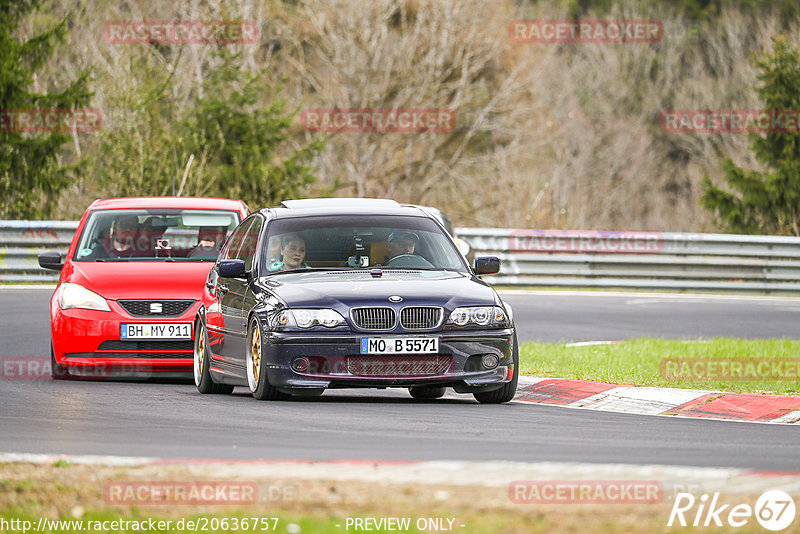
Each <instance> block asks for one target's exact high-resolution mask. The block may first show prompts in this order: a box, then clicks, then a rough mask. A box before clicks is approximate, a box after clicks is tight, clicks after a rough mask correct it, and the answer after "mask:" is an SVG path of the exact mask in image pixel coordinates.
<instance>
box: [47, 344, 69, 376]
mask: <svg viewBox="0 0 800 534" xmlns="http://www.w3.org/2000/svg"><path fill="white" fill-rule="evenodd" d="M50 377H51V378H52V379H53V380H71V379H72V376H70V374H69V368H68V367H67V366H66V365H61V364H59V363H58V362H57V361H56V352H55V350H53V343H52V342H51V343H50Z"/></svg>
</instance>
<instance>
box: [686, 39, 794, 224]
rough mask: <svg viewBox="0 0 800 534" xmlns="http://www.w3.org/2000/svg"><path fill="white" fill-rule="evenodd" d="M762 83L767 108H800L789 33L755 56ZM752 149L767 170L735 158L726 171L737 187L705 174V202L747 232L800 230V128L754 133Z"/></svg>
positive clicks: (717, 214)
mask: <svg viewBox="0 0 800 534" xmlns="http://www.w3.org/2000/svg"><path fill="white" fill-rule="evenodd" d="M755 62H756V65H757V66H758V67H759V69H760V70H761V74H759V76H758V79H759V80H760V81H761V85H760V86H759V87H758V88H757V92H758V95H759V96H760V97H761V100H762V102H763V103H764V108H765V109H766V110H773V111H780V110H794V112H795V113H796V112H797V110H800V52H799V51H798V50H797V49H796V48H792V46H791V45H790V44H789V42H788V40H787V38H786V36H785V35H784V36H780V37H777V38H775V39H773V49H772V52H764V53H762V55H761V56H759V57H756V58H755ZM751 150H752V151H753V153H754V154H755V156H756V159H757V160H758V161H759V162H760V163H761V164H763V165H764V167H765V168H766V169H767V171H766V172H759V171H755V170H749V169H742V168H740V167H738V166H736V165H735V164H734V163H733V161H731V160H730V159H725V160H723V163H722V170H723V171H724V174H725V181H726V182H727V184H728V186H729V187H730V189H731V190H732V191H731V192H729V191H726V190H723V189H721V188H719V187H717V186H715V185H714V184H713V183H712V182H711V179H710V178H709V177H708V176H706V177H704V179H703V189H704V191H703V196H702V198H701V203H702V205H703V206H704V207H705V208H706V209H708V210H710V211H711V212H712V213H714V215H715V217H716V219H717V222H718V224H719V225H720V226H722V227H723V228H725V229H726V230H728V231H731V232H735V233H744V234H754V233H761V234H779V235H795V236H798V235H800V132H798V131H794V132H770V133H767V134H765V135H753V136H752V144H751Z"/></svg>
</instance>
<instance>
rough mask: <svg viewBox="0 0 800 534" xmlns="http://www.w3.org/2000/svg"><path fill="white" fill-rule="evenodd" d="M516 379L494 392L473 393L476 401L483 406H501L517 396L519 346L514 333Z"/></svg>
mask: <svg viewBox="0 0 800 534" xmlns="http://www.w3.org/2000/svg"><path fill="white" fill-rule="evenodd" d="M512 353H513V360H514V378H512V379H511V382H508V383H507V384H504V385H503V387H501V388H498V389H493V390H492V391H483V392H480V393H473V394H472V395H473V396H474V397H475V400H477V401H478V402H480V403H481V404H500V403H503V402H508V401H510V400H511V399H513V398H514V395H516V394H517V383H518V382H519V344H518V343H517V333H516V331H515V332H514V349H513V352H512Z"/></svg>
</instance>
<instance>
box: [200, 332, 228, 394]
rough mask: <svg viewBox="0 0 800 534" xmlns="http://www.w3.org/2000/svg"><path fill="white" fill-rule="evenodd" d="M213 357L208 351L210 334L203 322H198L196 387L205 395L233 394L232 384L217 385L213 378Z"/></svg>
mask: <svg viewBox="0 0 800 534" xmlns="http://www.w3.org/2000/svg"><path fill="white" fill-rule="evenodd" d="M210 359H211V356H210V354H209V349H208V332H207V331H206V325H205V323H204V322H203V321H202V320H198V321H197V326H196V327H195V330H194V364H193V374H194V385H195V386H197V391H199V392H200V393H203V394H229V393H232V392H233V386H231V385H230V384H217V383H216V382H214V379H213V378H211V370H210V367H211V362H210V361H209V360H210Z"/></svg>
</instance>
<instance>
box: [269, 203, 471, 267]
mask: <svg viewBox="0 0 800 534" xmlns="http://www.w3.org/2000/svg"><path fill="white" fill-rule="evenodd" d="M265 243H266V247H265V248H264V250H262V254H261V258H262V260H261V261H262V270H261V272H264V273H267V274H273V273H280V272H289V271H291V272H298V271H302V270H306V269H330V270H350V269H364V268H373V267H379V268H382V269H394V268H400V269H421V270H448V271H458V272H463V273H467V272H469V270H468V268H467V265H466V263H465V260H464V258H463V257H462V256H461V254H460V253H459V251H458V249H457V248H456V247H455V245H453V243H452V242H451V241H450V239H449V238H448V237H447V235H445V233H444V231H443V230H442V229H441V228H440V227H439V226H438V225H437V224H436V223H435V222H434V221H433V220H431V219H428V218H426V217H409V216H388V215H386V216H383V215H380V216H376V215H370V216H363V215H358V216H356V215H337V216H311V217H296V218H294V217H293V218H287V219H278V220H275V221H272V222H271V223H270V225H269V228H268V236H267V240H266V241H265Z"/></svg>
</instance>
